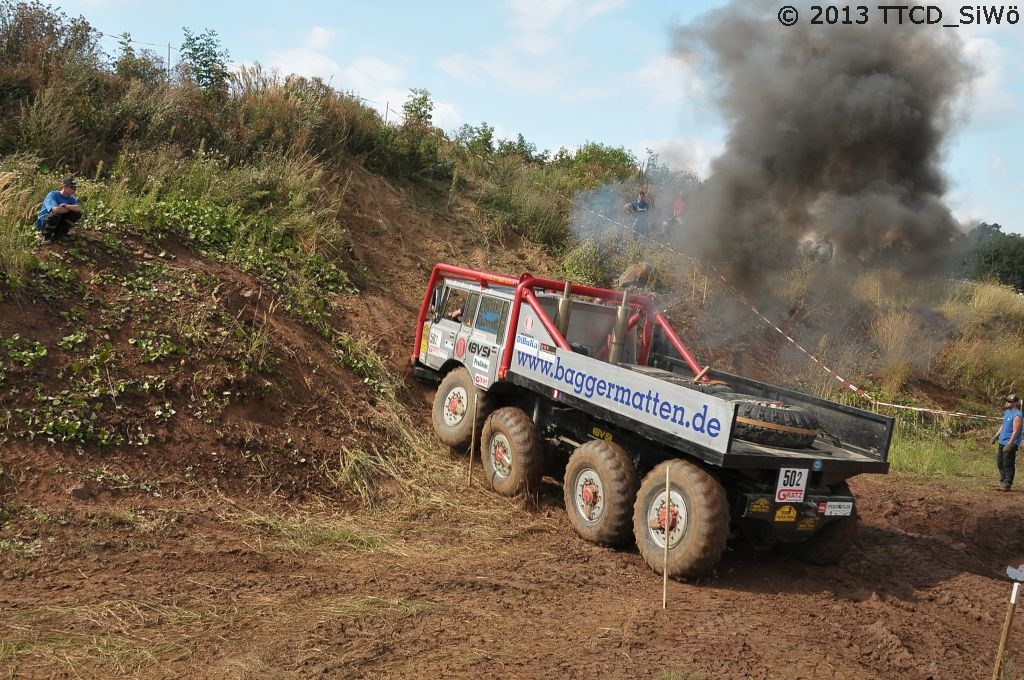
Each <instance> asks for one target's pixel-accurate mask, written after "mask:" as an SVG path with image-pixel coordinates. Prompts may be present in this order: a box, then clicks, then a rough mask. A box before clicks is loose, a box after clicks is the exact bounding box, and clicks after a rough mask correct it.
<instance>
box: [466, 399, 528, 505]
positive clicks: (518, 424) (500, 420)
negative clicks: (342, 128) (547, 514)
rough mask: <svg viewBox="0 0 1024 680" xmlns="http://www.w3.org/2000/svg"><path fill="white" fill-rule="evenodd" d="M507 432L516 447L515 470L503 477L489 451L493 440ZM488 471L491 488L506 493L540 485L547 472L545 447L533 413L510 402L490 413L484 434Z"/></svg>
mask: <svg viewBox="0 0 1024 680" xmlns="http://www.w3.org/2000/svg"><path fill="white" fill-rule="evenodd" d="M496 432H502V433H504V435H505V437H506V438H507V439H508V441H509V445H510V446H511V447H512V472H511V473H510V474H509V476H508V478H507V479H503V478H502V477H501V476H500V475H498V473H497V472H496V471H495V469H494V466H493V464H492V462H491V456H490V453H489V447H490V440H491V437H493V436H494V434H495V433H496ZM480 452H481V455H480V457H481V459H482V460H483V467H484V474H485V475H486V477H487V481H488V482H489V483H490V485H491V488H492V489H494V490H495V491H496V492H498V493H499V494H501V495H502V496H516V495H518V494H521V493H526V492H528V491H530V490H531V489H534V488H536V487H537V485H538V484H539V483H540V479H541V477H542V476H543V474H544V447H543V443H542V442H541V439H540V435H539V434H537V428H535V427H534V426H533V421H532V420H531V419H530V416H528V415H527V414H526V412H525V411H523V410H522V409H520V408H516V407H515V406H506V407H504V408H499V409H498V410H497V411H495V412H494V413H492V414H491V415H490V416H488V418H487V421H486V422H485V423H484V428H483V432H482V434H481V437H480Z"/></svg>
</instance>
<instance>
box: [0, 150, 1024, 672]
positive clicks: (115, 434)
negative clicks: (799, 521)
mask: <svg viewBox="0 0 1024 680" xmlns="http://www.w3.org/2000/svg"><path fill="white" fill-rule="evenodd" d="M345 187H346V194H345V202H344V205H345V208H344V211H343V214H342V215H340V219H342V221H343V222H344V223H345V224H346V226H347V227H348V229H349V230H350V232H351V237H352V252H351V253H350V256H351V258H352V268H351V269H352V272H351V273H352V280H353V283H354V284H355V286H356V287H357V288H358V292H352V293H350V294H347V295H344V296H340V297H338V298H336V299H334V298H332V299H330V300H327V302H328V303H329V304H330V305H331V308H332V310H333V314H334V319H335V325H336V328H337V330H338V332H339V333H341V334H342V335H341V336H340V337H342V340H341V341H338V340H337V339H335V341H331V340H329V339H327V338H325V337H324V336H323V335H322V334H320V333H317V332H316V331H314V330H312V329H311V328H309V327H308V326H307V325H306V324H304V323H303V322H302V321H301V320H300V319H298V318H297V317H296V316H295V315H293V314H292V312H291V311H290V310H288V309H287V308H286V305H285V304H283V303H282V302H281V301H280V300H279V299H278V298H277V297H276V296H275V294H274V291H273V290H272V289H271V287H270V286H269V285H268V284H266V283H265V282H264V281H263V280H262V279H261V277H260V276H259V272H243V271H240V270H239V269H237V268H235V267H232V266H230V265H227V264H225V263H223V262H218V261H215V260H211V259H207V258H204V257H201V256H199V255H198V254H197V253H196V252H195V251H193V250H192V249H191V248H190V247H189V246H188V245H187V244H185V243H184V242H182V241H180V240H177V239H174V238H152V237H148V236H146V235H144V234H143V233H135V234H133V233H125V232H122V231H119V230H114V229H112V228H109V227H105V226H104V225H94V226H93V227H92V228H89V229H83V230H81V231H80V232H78V233H77V234H76V236H75V238H74V239H73V240H71V241H70V242H68V243H65V244H59V245H47V246H42V245H41V246H40V247H39V255H40V258H41V260H42V261H43V263H44V267H43V268H42V269H40V270H39V271H37V272H36V273H35V274H34V275H33V277H32V279H31V281H30V282H29V284H28V285H27V286H26V288H25V289H23V290H22V291H21V292H19V293H18V294H17V295H13V296H11V295H9V296H6V297H5V298H3V300H2V301H0V343H2V347H0V358H2V359H3V362H4V363H3V364H0V414H4V413H6V414H9V415H7V416H6V418H7V422H4V423H0V425H3V427H4V430H3V431H4V432H6V433H7V434H6V436H5V438H4V439H3V440H2V444H0V448H2V454H0V466H2V477H0V494H2V495H0V522H2V533H0V570H2V574H3V578H4V584H5V586H4V587H3V588H2V589H0V608H2V610H3V612H4V615H3V617H2V620H0V669H2V670H3V672H4V673H5V674H6V675H9V676H11V677H19V678H21V677H25V678H31V677H39V678H51V677H204V678H205V677H208V678H251V677H267V678H285V677H294V678H308V677H338V678H341V677H346V678H347V677H409V678H412V677H426V678H429V677H494V676H499V675H502V676H505V677H515V678H550V677H564V678H591V677H595V676H597V677H602V676H603V677H609V678H635V677H636V678H652V677H653V678H663V679H668V678H680V679H682V678H689V679H697V678H748V677H750V678H787V679H788V678H848V679H849V678H895V677H899V678H905V679H914V678H921V679H923V678H968V677H970V678H975V677H989V676H990V675H991V668H992V662H993V659H994V655H995V650H996V645H997V642H998V638H999V631H1000V626H1001V623H1002V620H1003V615H1004V612H1005V608H1006V601H1007V596H1008V594H1009V590H1010V588H1009V581H1008V580H1007V578H1006V576H1005V566H1006V565H1008V564H1013V565H1019V564H1021V563H1022V562H1024V521H1022V520H1024V510H1022V509H1021V503H1020V495H1019V493H1017V492H1014V493H1010V494H995V493H992V489H991V487H990V485H988V484H987V481H988V480H957V481H956V482H955V483H948V484H947V483H940V482H934V481H927V480H919V479H911V478H907V477H904V476H899V475H888V476H885V477H860V478H855V479H854V480H853V481H852V487H853V490H854V492H855V493H856V494H857V495H858V496H859V498H860V505H859V512H860V515H861V518H862V521H863V530H862V532H861V534H860V537H859V538H858V541H857V544H856V546H855V549H854V551H853V552H852V554H851V555H850V556H849V557H848V559H846V560H845V561H844V563H842V564H841V565H839V566H836V567H829V568H810V567H806V566H803V565H801V564H799V563H797V562H794V561H792V560H790V559H788V558H786V557H783V556H780V555H775V554H753V553H750V552H746V551H744V550H743V549H742V548H740V547H739V546H736V549H734V550H732V551H730V552H729V553H728V554H727V556H726V558H725V560H724V561H723V562H722V564H721V565H720V566H719V568H718V570H717V571H716V572H715V573H714V574H712V575H710V576H709V577H707V578H705V579H702V580H701V581H699V582H696V583H672V584H671V585H670V588H669V598H668V608H667V610H662V608H661V601H660V600H661V581H660V579H659V578H658V577H657V576H656V575H655V574H653V573H652V572H651V571H650V570H648V569H647V567H646V566H645V565H644V563H643V560H642V559H641V558H640V557H639V555H638V554H637V553H636V551H635V550H624V551H612V550H607V549H602V548H598V547H595V546H593V545H590V544H587V543H584V542H582V541H580V540H579V539H577V538H576V537H575V535H574V534H573V533H572V531H571V529H570V528H569V526H568V524H567V522H566V519H565V514H564V509H563V508H562V503H561V490H560V487H559V485H558V480H554V479H546V480H545V483H544V485H543V487H542V489H541V490H540V492H539V493H538V494H537V495H536V496H534V497H532V498H529V499H522V500H518V501H509V500H507V499H504V498H499V497H497V496H495V495H494V494H492V493H490V492H489V491H487V490H486V489H484V488H483V487H482V484H481V483H480V482H479V480H476V481H474V482H472V483H470V482H469V481H468V479H467V463H466V460H465V459H464V458H462V457H460V456H459V455H457V454H455V453H452V452H449V451H447V450H446V449H444V448H443V447H441V446H439V445H436V444H435V443H433V440H432V438H431V436H430V433H429V404H430V400H431V398H432V391H431V390H430V389H429V388H426V387H423V386H421V385H419V384H417V383H415V382H413V381H412V380H411V379H410V377H409V376H408V365H407V357H408V354H409V351H410V343H411V342H412V334H413V328H412V325H413V321H414V319H415V314H416V311H417V309H418V306H419V303H420V299H421V296H422V294H423V287H424V284H425V282H426V280H427V278H428V275H429V271H430V268H431V267H432V266H433V265H434V264H435V263H436V262H438V261H448V262H453V263H458V264H462V265H466V266H471V267H479V268H487V269H492V270H495V271H504V272H511V273H518V272H521V271H525V270H531V271H533V272H534V273H537V274H551V273H553V271H554V265H553V263H552V262H551V261H550V260H549V259H547V258H546V257H545V256H544V255H543V254H542V253H541V252H539V251H538V250H536V249H535V248H532V247H530V246H528V245H526V244H523V243H520V242H518V241H517V240H515V239H513V238H510V239H508V240H506V241H505V242H502V243H499V242H497V241H495V240H493V239H492V240H488V238H487V234H488V231H487V229H486V228H485V226H484V221H483V219H482V218H481V216H480V215H478V214H477V213H476V212H475V211H474V209H473V207H472V206H471V205H468V204H461V203H460V204H455V205H448V204H447V196H446V195H444V194H442V193H431V191H430V190H428V189H423V188H410V187H404V186H403V187H398V186H393V185H389V184H387V183H385V182H384V181H382V180H380V179H379V178H376V177H374V176H371V175H369V174H366V173H365V172H363V171H361V170H359V169H357V168H356V169H353V171H352V174H351V176H350V177H349V179H348V182H347V183H346V184H345ZM366 348H372V349H374V350H375V351H376V353H377V354H378V355H379V356H381V357H383V358H384V361H385V363H386V364H387V365H388V367H389V368H390V369H391V372H392V373H394V374H397V375H398V376H399V379H397V380H396V379H393V378H391V377H389V375H388V374H387V373H386V372H385V373H382V372H380V371H379V370H378V367H377V366H375V364H374V357H373V356H372V355H371V354H368V353H366V351H365V350H366ZM392 399H394V400H397V402H398V403H399V404H400V405H401V406H402V407H403V409H402V410H401V411H396V409H395V408H393V407H392V405H391V401H390V400H392ZM28 431H32V432H34V433H35V436H34V437H33V438H32V439H28V438H27V437H25V436H23V435H24V433H26V432H28ZM19 433H20V435H19ZM403 441H408V442H413V443H416V446H412V445H410V450H408V451H407V452H406V451H398V452H396V451H395V446H396V442H398V443H400V442H403ZM420 442H423V444H422V446H420V445H419V443H420ZM370 486H372V488H370ZM1006 668H1007V674H1006V675H1005V677H1024V643H1021V642H1020V638H1019V635H1015V636H1014V637H1012V638H1011V641H1010V645H1009V652H1008V660H1007V663H1006Z"/></svg>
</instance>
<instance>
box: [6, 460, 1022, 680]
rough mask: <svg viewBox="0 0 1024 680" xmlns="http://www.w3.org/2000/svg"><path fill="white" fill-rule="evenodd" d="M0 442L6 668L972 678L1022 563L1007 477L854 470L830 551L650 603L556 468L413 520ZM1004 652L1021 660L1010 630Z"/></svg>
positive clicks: (641, 580)
mask: <svg viewBox="0 0 1024 680" xmlns="http://www.w3.org/2000/svg"><path fill="white" fill-rule="evenodd" d="M5 459H6V461H7V464H8V465H9V466H10V469H11V473H12V474H13V480H10V479H9V480H8V482H7V484H6V491H5V494H6V495H5V499H6V500H5V505H6V506H8V507H17V508H20V509H21V510H20V511H19V512H18V513H17V515H16V516H15V517H13V518H10V519H9V520H8V523H7V525H6V528H5V531H4V534H5V539H4V540H5V541H8V542H11V541H15V542H16V543H17V545H18V546H20V547H19V548H18V549H14V548H12V547H10V546H9V547H8V549H6V550H4V551H3V552H2V553H0V556H2V562H0V565H2V569H3V583H4V586H3V589H2V594H0V607H2V611H3V623H2V628H0V631H2V632H0V636H2V637H0V639H2V643H0V652H2V654H0V668H2V669H3V671H4V673H5V674H9V675H10V676H11V677H25V678H29V677H39V678H48V677H112V676H119V677H123V676H126V677H203V678H254V677H267V678H270V677H275V678H286V677H293V678H309V677H338V678H342V677H345V678H348V677H353V678H364V677H365V678H384V677H401V678H414V677H425V678H430V677H438V678H441V677H459V678H461V677H481V678H483V677H514V678H551V677H564V678H580V679H584V678H593V677H608V678H780V679H781V678H786V679H791V678H814V679H818V678H848V679H853V678H858V679H859V678H865V679H866V678H906V679H924V678H987V677H990V676H991V670H992V664H993V659H994V656H995V651H996V648H997V643H998V639H999V632H1000V627H1001V624H1002V622H1003V617H1004V614H1005V611H1006V606H1007V601H1008V596H1009V592H1010V584H1009V581H1008V580H1007V578H1006V575H1005V566H1006V565H1007V564H1015V565H1016V564H1020V563H1022V562H1024V554H1022V552H1021V545H1024V528H1022V527H1024V522H1022V520H1024V517H1022V515H1024V511H1022V510H1021V506H1022V504H1021V500H1020V495H1019V493H1010V494H1000V493H996V492H994V491H993V490H991V489H988V488H984V487H981V488H970V487H969V486H964V485H962V484H944V483H937V482H934V481H924V480H916V479H910V478H907V477H904V476H899V475H888V476H874V477H861V478H857V479H855V480H854V481H853V484H852V486H853V489H854V491H855V493H856V494H857V496H858V498H859V499H860V513H861V518H862V530H861V532H860V534H859V538H858V539H857V542H856V544H855V547H854V549H853V551H852V552H851V554H850V555H849V556H848V558H847V559H846V560H845V561H844V562H843V563H841V564H840V565H838V566H834V567H810V566H806V565H803V564H801V563H799V562H795V561H793V560H791V559H789V558H787V557H784V556H780V555H776V554H773V553H767V554H752V553H749V552H744V551H742V550H740V551H730V552H728V553H727V554H726V556H725V559H724V560H723V561H722V563H721V564H720V566H719V567H718V569H717V570H716V572H715V573H714V574H712V575H710V576H708V577H707V578H704V579H702V580H699V581H696V582H692V583H681V582H670V584H669V589H668V607H667V609H664V610H663V609H662V582H661V579H660V577H658V576H657V575H656V574H654V573H653V572H652V571H650V570H649V569H648V568H647V566H646V565H645V564H644V562H643V560H642V559H641V557H640V556H639V555H638V554H637V552H636V551H635V549H632V550H622V551H615V550H609V549H604V548H599V547H596V546H593V545H590V544H588V543H584V542H583V541H581V540H579V539H578V538H577V537H576V536H575V535H574V534H573V532H572V530H571V529H570V528H569V527H568V524H567V521H566V517H565V511H564V508H563V507H562V503H561V494H560V488H559V487H558V486H557V484H555V483H554V481H553V480H548V482H549V483H547V484H546V485H545V487H544V489H542V491H541V493H540V494H539V495H538V496H536V497H535V498H533V499H531V500H529V501H518V502H517V501H509V500H507V499H503V498H500V497H497V496H495V495H494V494H493V493H491V492H489V491H487V490H485V489H483V488H482V483H481V481H480V480H479V476H478V477H477V481H476V482H475V483H474V484H473V485H472V486H470V487H467V486H466V485H465V480H463V481H462V482H459V481H455V480H456V479H457V478H458V477H459V476H460V475H459V474H458V473H459V472H461V471H462V470H463V468H462V464H463V463H464V462H465V461H453V463H452V478H453V482H452V483H451V484H450V485H447V486H441V487H438V488H435V489H434V490H433V491H432V492H431V493H432V496H431V497H430V498H429V499H426V500H424V499H419V500H412V499H410V501H409V503H410V506H412V505H416V506H417V511H416V513H415V514H410V513H409V512H408V511H407V510H406V509H405V508H403V507H402V503H401V502H394V503H393V504H392V505H390V506H389V507H383V508H379V509H377V510H375V511H373V512H371V513H364V512H359V513H354V512H344V511H342V510H341V509H340V508H339V507H338V506H337V505H336V504H334V503H332V502H331V501H330V500H329V499H324V498H308V499H306V500H305V501H304V502H298V503H297V502H285V501H283V500H281V499H277V498H275V497H273V496H270V495H262V496H250V495H247V494H235V493H231V494H229V493H222V492H218V491H216V490H211V489H209V488H208V487H203V486H199V485H196V484H193V483H188V482H186V481H180V482H174V481H173V480H170V479H164V480H162V483H161V484H160V491H159V492H154V491H151V490H149V491H147V490H144V489H142V488H140V485H139V483H138V482H137V481H136V480H132V482H131V483H128V482H127V480H124V483H121V482H119V481H118V480H111V479H106V480H102V481H92V482H90V481H85V482H83V481H82V479H81V476H80V475H79V474H76V472H75V467H76V463H77V462H78V461H77V460H75V458H74V456H73V455H71V456H69V455H68V454H62V453H57V452H53V451H51V450H49V449H47V448H33V447H27V448H24V449H22V450H21V451H19V452H18V453H17V454H16V455H15V456H13V457H12V456H11V455H9V454H7V455H5ZM14 481H17V483H14ZM12 487H13V488H12ZM1018 630H1019V627H1018ZM1006 666H1007V671H1008V672H1007V673H1006V674H1005V675H1004V677H1007V678H1010V677H1024V674H1022V672H1021V671H1022V669H1024V643H1022V642H1021V640H1020V635H1019V634H1017V635H1014V636H1012V637H1011V642H1010V645H1009V651H1008V656H1007V662H1006Z"/></svg>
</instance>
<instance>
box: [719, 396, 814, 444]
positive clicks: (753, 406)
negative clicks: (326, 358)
mask: <svg viewBox="0 0 1024 680" xmlns="http://www.w3.org/2000/svg"><path fill="white" fill-rule="evenodd" d="M718 396H722V398H725V399H728V400H729V401H731V402H733V403H734V404H736V405H737V409H736V416H737V418H745V419H747V420H750V421H754V422H752V423H751V422H740V421H739V420H737V421H736V427H734V428H733V436H735V437H736V438H737V439H743V440H745V441H748V442H754V443H755V444H767V445H768V446H778V447H781V448H788V449H804V448H807V447H808V446H811V445H812V444H813V443H814V440H815V439H816V438H817V436H818V435H817V432H818V428H819V425H818V419H817V418H815V417H814V414H812V413H811V412H809V411H806V410H804V409H803V408H801V407H799V406H792V405H790V404H783V403H780V402H777V401H769V400H764V399H758V398H757V397H749V396H746V395H740V394H729V395H718ZM760 423H764V424H765V425H782V426H784V427H792V428H796V429H799V430H806V432H786V431H783V430H776V429H772V428H770V427H764V426H761V425H760Z"/></svg>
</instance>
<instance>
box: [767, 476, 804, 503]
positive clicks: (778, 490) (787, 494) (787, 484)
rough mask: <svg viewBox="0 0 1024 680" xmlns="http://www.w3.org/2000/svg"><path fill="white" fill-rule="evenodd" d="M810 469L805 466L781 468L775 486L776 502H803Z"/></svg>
mask: <svg viewBox="0 0 1024 680" xmlns="http://www.w3.org/2000/svg"><path fill="white" fill-rule="evenodd" d="M809 472H810V471H809V470H807V469H806V468H782V469H781V470H779V484H778V486H776V487H775V502H776V503H803V500H804V492H805V491H806V490H807V478H808V476H809V474H808V473H809Z"/></svg>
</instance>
